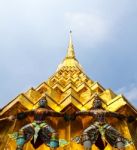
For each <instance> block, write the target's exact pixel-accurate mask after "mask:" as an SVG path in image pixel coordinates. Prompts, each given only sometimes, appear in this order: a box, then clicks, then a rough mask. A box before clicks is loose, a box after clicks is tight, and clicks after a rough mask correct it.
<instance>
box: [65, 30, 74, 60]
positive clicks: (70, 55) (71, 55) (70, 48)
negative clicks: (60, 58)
mask: <svg viewBox="0 0 137 150" xmlns="http://www.w3.org/2000/svg"><path fill="white" fill-rule="evenodd" d="M66 57H68V58H75V52H74V46H73V42H72V31H70V38H69V45H68V51H67V56H66Z"/></svg>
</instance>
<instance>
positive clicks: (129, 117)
mask: <svg viewBox="0 0 137 150" xmlns="http://www.w3.org/2000/svg"><path fill="white" fill-rule="evenodd" d="M127 121H128V122H129V123H132V122H134V121H136V118H135V117H134V116H128V118H127Z"/></svg>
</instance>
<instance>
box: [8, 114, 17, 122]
mask: <svg viewBox="0 0 137 150" xmlns="http://www.w3.org/2000/svg"><path fill="white" fill-rule="evenodd" d="M15 119H16V117H15V116H13V115H11V116H9V117H8V120H9V121H14V120H15Z"/></svg>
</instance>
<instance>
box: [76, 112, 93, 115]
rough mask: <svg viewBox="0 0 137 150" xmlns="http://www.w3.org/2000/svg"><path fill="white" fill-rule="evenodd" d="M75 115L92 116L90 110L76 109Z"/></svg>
mask: <svg viewBox="0 0 137 150" xmlns="http://www.w3.org/2000/svg"><path fill="white" fill-rule="evenodd" d="M75 116H93V113H92V112H91V111H77V112H76V113H75Z"/></svg>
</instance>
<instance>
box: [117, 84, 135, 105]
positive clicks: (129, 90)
mask: <svg viewBox="0 0 137 150" xmlns="http://www.w3.org/2000/svg"><path fill="white" fill-rule="evenodd" d="M117 93H118V94H124V95H125V97H126V98H127V99H128V100H129V101H131V102H133V103H134V104H135V105H137V86H136V85H135V84H131V85H130V86H129V87H122V88H120V89H119V90H117Z"/></svg>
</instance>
